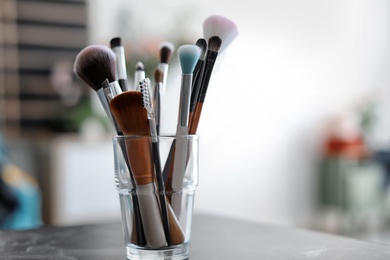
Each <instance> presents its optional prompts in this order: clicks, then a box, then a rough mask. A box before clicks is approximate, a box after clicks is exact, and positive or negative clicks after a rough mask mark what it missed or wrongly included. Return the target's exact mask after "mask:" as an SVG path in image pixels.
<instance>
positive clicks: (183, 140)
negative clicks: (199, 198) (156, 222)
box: [171, 126, 188, 218]
mask: <svg viewBox="0 0 390 260" xmlns="http://www.w3.org/2000/svg"><path fill="white" fill-rule="evenodd" d="M187 134H188V127H186V126H177V130H176V148H175V158H174V164H173V175H172V189H173V191H174V192H176V191H179V190H181V189H182V188H183V182H184V174H185V171H186V165H187V150H188V140H187V136H186V135H187ZM171 204H172V208H173V210H174V212H175V214H176V216H177V217H178V218H179V216H180V211H181V195H180V194H172V198H171Z"/></svg>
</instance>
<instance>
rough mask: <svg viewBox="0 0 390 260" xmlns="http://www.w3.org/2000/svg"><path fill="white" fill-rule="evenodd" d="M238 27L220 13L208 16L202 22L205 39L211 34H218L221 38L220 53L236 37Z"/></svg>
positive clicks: (211, 35) (207, 39)
mask: <svg viewBox="0 0 390 260" xmlns="http://www.w3.org/2000/svg"><path fill="white" fill-rule="evenodd" d="M237 35H238V29H237V26H236V24H235V23H234V22H233V21H231V20H229V19H228V18H226V17H224V16H221V15H212V16H209V17H208V18H207V19H206V20H205V21H204V22H203V38H205V39H206V41H209V39H210V38H211V37H213V36H218V37H219V38H221V40H222V44H221V47H220V48H219V52H220V53H222V52H223V51H224V50H225V49H226V48H227V47H228V46H229V45H230V43H231V42H232V41H233V40H234V39H235V38H236V37H237Z"/></svg>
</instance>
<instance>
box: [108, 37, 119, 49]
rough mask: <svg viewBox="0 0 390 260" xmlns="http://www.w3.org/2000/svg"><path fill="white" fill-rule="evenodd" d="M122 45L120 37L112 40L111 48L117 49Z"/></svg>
mask: <svg viewBox="0 0 390 260" xmlns="http://www.w3.org/2000/svg"><path fill="white" fill-rule="evenodd" d="M121 45H122V41H121V38H120V37H115V38H112V39H111V41H110V46H111V48H115V47H118V46H121Z"/></svg>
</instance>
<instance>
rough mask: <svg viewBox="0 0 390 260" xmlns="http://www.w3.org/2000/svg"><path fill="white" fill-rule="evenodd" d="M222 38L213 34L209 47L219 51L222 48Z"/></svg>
mask: <svg viewBox="0 0 390 260" xmlns="http://www.w3.org/2000/svg"><path fill="white" fill-rule="evenodd" d="M221 44H222V40H221V38H219V37H218V36H213V37H211V38H210V39H209V44H208V49H209V50H210V51H214V52H219V50H220V49H221Z"/></svg>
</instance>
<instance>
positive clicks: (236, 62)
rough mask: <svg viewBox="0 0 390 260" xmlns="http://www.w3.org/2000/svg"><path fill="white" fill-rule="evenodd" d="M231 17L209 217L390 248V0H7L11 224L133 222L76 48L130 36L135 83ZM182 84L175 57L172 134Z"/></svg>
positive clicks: (0, 95)
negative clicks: (123, 217) (140, 71)
mask: <svg viewBox="0 0 390 260" xmlns="http://www.w3.org/2000/svg"><path fill="white" fill-rule="evenodd" d="M213 14H220V15H223V16H225V17H228V18H229V19H231V20H232V21H234V22H235V23H236V24H237V27H238V30H239V36H238V38H237V39H236V40H235V41H234V42H233V43H232V44H231V45H230V46H229V47H228V49H227V50H226V51H225V52H224V53H223V54H222V55H221V56H219V57H218V60H217V64H216V68H215V69H214V74H213V76H212V79H211V82H210V88H209V91H208V94H207V98H206V103H205V105H204V108H203V111H204V112H203V113H202V119H201V122H200V125H199V131H198V133H199V134H200V136H201V147H200V185H199V188H198V190H197V195H196V202H195V211H196V212H198V213H209V214H216V215H223V216H228V217H233V218H240V219H245V220H249V221H256V222H262V223H272V224H277V225H285V226H295V227H303V228H309V229H314V230H321V231H325V232H330V233H335V234H340V235H346V236H351V237H356V238H359V239H365V240H370V241H378V242H384V243H390V193H389V187H388V186H389V185H388V184H389V181H390V73H389V71H390V47H389V46H390V3H389V2H388V1H385V0H339V1H331V2H329V1H325V0H318V1H311V0H294V1H289V0H273V1H270V0H257V1H253V0H252V1H250V0H242V1H239V2H234V1H233V2H229V3H227V2H226V1H222V0H207V1H205V0H196V1H195V0H188V1H185V2H183V1H178V0H165V1H164V0H150V1H147V3H146V1H132V0H111V1H104V0H94V1H92V0H89V1H88V0H46V1H44V0H1V1H0V122H1V125H0V126H1V128H0V131H1V132H0V133H1V136H2V139H1V140H2V141H1V142H0V169H1V177H2V178H1V179H0V187H1V189H0V195H1V196H0V197H1V202H2V203H0V204H1V205H0V225H1V227H2V228H15V229H23V228H31V227H36V226H39V225H41V224H42V223H46V224H57V225H71V224H82V223H97V222H104V221H112V220H118V219H119V217H120V213H119V201H118V197H117V193H116V190H115V188H114V179H113V170H114V169H113V168H114V166H113V154H112V145H111V136H112V135H113V134H114V129H113V128H112V127H111V126H110V124H109V123H108V120H107V119H106V117H105V115H104V112H103V109H102V108H101V107H100V104H99V102H98V100H97V98H96V95H95V93H94V92H93V91H92V90H91V89H89V87H87V86H86V85H85V84H84V83H83V82H81V81H80V80H78V79H76V77H75V75H74V74H73V71H72V70H73V62H74V59H75V57H76V55H77V53H78V52H79V51H80V50H81V49H82V48H84V47H85V46H87V45H89V44H97V43H99V44H106V45H108V44H109V41H110V40H111V38H113V37H117V36H120V37H121V38H122V43H123V44H124V46H125V53H126V57H127V65H128V66H127V69H128V75H129V78H130V79H129V80H130V82H132V81H131V80H132V79H131V77H132V75H134V70H135V65H136V62H137V61H139V60H140V61H142V62H143V63H144V64H145V67H146V72H147V76H148V77H151V78H153V69H154V68H155V67H156V66H157V64H158V62H159V55H158V51H159V49H158V48H159V46H160V44H161V43H162V42H164V41H169V42H172V43H173V44H174V45H175V46H176V48H178V47H179V46H180V45H181V44H184V43H192V44H194V43H195V42H196V40H197V39H198V38H200V37H202V23H203V21H204V20H205V19H206V18H207V17H208V16H209V15H213ZM179 87H180V69H179V67H178V59H177V56H176V53H175V54H174V56H173V58H172V60H171V62H170V72H169V78H168V88H167V100H168V101H169V102H167V104H169V106H168V107H167V109H166V112H165V114H164V115H163V120H164V121H165V122H166V127H165V128H164V129H162V131H163V132H164V133H174V131H175V125H176V119H177V102H178V94H179Z"/></svg>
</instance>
